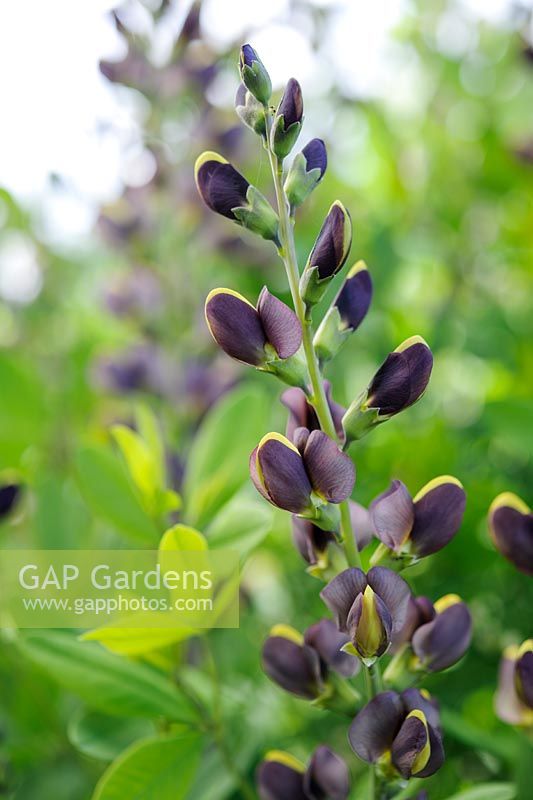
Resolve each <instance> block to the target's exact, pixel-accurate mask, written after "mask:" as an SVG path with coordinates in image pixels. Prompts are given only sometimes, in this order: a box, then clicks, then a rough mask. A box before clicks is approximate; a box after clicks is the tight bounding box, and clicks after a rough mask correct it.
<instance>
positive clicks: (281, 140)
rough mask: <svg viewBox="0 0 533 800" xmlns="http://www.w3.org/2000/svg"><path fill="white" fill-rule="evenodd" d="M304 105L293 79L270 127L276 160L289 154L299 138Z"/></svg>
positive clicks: (299, 88)
mask: <svg viewBox="0 0 533 800" xmlns="http://www.w3.org/2000/svg"><path fill="white" fill-rule="evenodd" d="M303 113H304V105H303V99H302V89H301V87H300V84H299V83H298V81H297V80H295V79H294V78H291V79H290V81H289V82H288V84H287V86H286V89H285V91H284V93H283V97H282V98H281V101H280V104H279V106H278V109H277V111H276V116H275V117H274V123H273V125H272V135H271V143H272V149H273V151H274V153H275V154H276V155H277V157H278V158H281V159H283V158H285V156H286V155H288V154H289V153H290V151H291V150H292V148H293V147H294V144H295V142H296V139H297V138H298V136H299V133H300V130H301V127H302V119H303Z"/></svg>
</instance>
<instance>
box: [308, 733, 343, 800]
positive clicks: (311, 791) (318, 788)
mask: <svg viewBox="0 0 533 800" xmlns="http://www.w3.org/2000/svg"><path fill="white" fill-rule="evenodd" d="M304 789H305V792H306V795H307V797H308V798H309V800H346V798H347V797H348V795H349V794H350V774H349V772H348V767H347V766H346V764H345V762H344V761H343V759H342V758H341V757H340V756H338V755H337V754H336V753H334V752H333V750H330V749H329V747H326V746H325V745H320V746H319V747H317V749H316V750H315V752H314V753H313V756H312V758H311V761H310V762H309V766H308V768H307V772H306V773H305V777H304Z"/></svg>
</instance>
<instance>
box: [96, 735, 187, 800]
mask: <svg viewBox="0 0 533 800" xmlns="http://www.w3.org/2000/svg"><path fill="white" fill-rule="evenodd" d="M201 750H202V740H201V738H200V737H199V736H196V735H191V734H177V735H170V736H156V737H153V738H151V739H144V740H143V741H141V742H137V743H136V744H134V745H132V747H130V748H128V749H127V750H126V751H125V752H124V753H123V754H122V755H121V756H120V757H119V758H118V759H117V760H116V761H115V762H114V763H113V764H111V766H110V767H109V769H108V770H107V771H106V772H105V773H104V774H103V776H102V778H101V779H100V781H99V782H98V785H97V787H96V789H95V792H94V795H93V799H92V800H126V798H128V800H182V798H184V797H185V796H186V794H187V792H188V790H189V787H190V785H191V783H192V781H193V779H194V775H195V772H196V769H197V766H198V762H199V759H200V754H201Z"/></svg>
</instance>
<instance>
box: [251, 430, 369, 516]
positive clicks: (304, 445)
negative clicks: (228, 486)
mask: <svg viewBox="0 0 533 800" xmlns="http://www.w3.org/2000/svg"><path fill="white" fill-rule="evenodd" d="M294 439H295V442H294V443H293V442H290V441H289V440H288V439H287V438H286V437H285V436H282V435H281V434H279V433H268V434H267V435H266V436H264V437H263V438H262V439H261V441H260V442H259V444H258V445H257V447H256V448H255V450H253V452H252V454H251V456H250V475H251V478H252V481H253V483H254V485H255V488H256V489H257V491H258V492H259V493H260V494H262V495H263V497H264V498H265V499H266V500H268V501H269V502H270V503H272V504H273V505H275V506H277V507H278V508H282V509H284V510H285V511H290V512H291V513H292V514H298V515H301V516H303V517H307V518H308V519H312V520H314V522H315V524H316V525H318V526H319V527H320V528H323V529H324V530H336V529H337V521H338V516H337V515H336V514H335V513H334V512H333V510H332V508H331V506H330V505H329V504H330V503H334V504H336V503H342V502H343V500H346V499H347V498H348V497H349V496H350V494H351V492H352V489H353V487H354V483H355V467H354V465H353V462H352V461H351V459H350V458H349V457H348V456H347V455H346V454H345V453H342V452H341V450H340V449H339V447H338V446H337V444H336V443H335V442H334V441H333V439H330V438H329V436H327V435H326V434H325V433H323V431H312V432H311V433H310V432H309V431H308V429H307V428H298V429H297V430H296V432H295V436H294Z"/></svg>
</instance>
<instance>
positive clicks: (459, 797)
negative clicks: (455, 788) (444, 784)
mask: <svg viewBox="0 0 533 800" xmlns="http://www.w3.org/2000/svg"><path fill="white" fill-rule="evenodd" d="M515 797H516V790H515V787H514V786H513V784H512V783H483V784H479V785H478V786H475V787H474V788H472V789H465V791H464V792H459V794H454V795H452V797H448V798H447V800H514V798H515Z"/></svg>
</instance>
